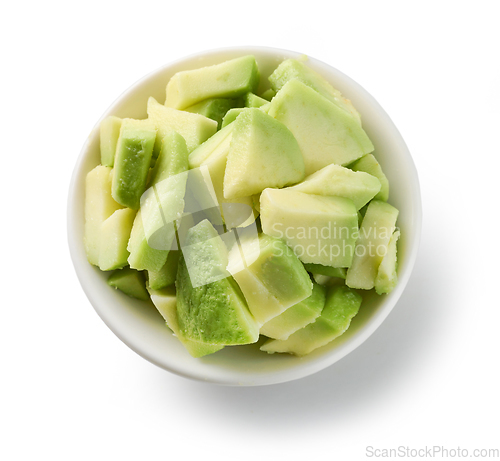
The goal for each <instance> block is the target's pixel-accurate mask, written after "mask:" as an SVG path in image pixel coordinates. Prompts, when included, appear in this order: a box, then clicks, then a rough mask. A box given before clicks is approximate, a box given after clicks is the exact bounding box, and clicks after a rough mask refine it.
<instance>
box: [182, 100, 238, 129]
mask: <svg viewBox="0 0 500 461" xmlns="http://www.w3.org/2000/svg"><path fill="white" fill-rule="evenodd" d="M241 104H242V101H240V99H230V98H211V99H206V100H205V101H201V102H199V103H197V104H194V105H192V106H189V107H186V108H185V109H184V110H185V111H187V112H193V113H195V114H200V115H204V116H205V117H208V118H210V119H212V120H215V121H216V122H217V129H218V130H220V128H221V125H222V119H223V118H224V116H225V115H226V113H227V111H228V110H229V109H232V108H234V107H239V106H240V105H241Z"/></svg>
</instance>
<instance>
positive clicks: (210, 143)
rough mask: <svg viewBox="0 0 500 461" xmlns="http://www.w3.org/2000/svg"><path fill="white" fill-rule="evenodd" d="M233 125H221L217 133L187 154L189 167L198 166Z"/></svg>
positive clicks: (217, 145) (227, 134)
mask: <svg viewBox="0 0 500 461" xmlns="http://www.w3.org/2000/svg"><path fill="white" fill-rule="evenodd" d="M233 128H234V125H233V124H232V123H231V124H227V125H226V126H224V127H222V128H221V129H220V130H219V131H217V133H215V134H214V135H213V136H211V137H210V138H208V139H207V140H206V141H205V142H203V143H202V144H200V145H199V146H198V147H197V148H196V149H195V150H193V151H192V152H191V153H190V154H189V168H197V167H199V166H200V165H201V164H202V163H203V161H204V160H206V159H207V158H208V157H209V156H210V155H211V154H212V153H213V152H214V150H215V149H217V147H219V145H220V144H221V143H222V142H223V141H224V140H225V139H226V138H227V137H228V136H229V135H230V134H231V133H232V132H233Z"/></svg>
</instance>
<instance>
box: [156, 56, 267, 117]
mask: <svg viewBox="0 0 500 461" xmlns="http://www.w3.org/2000/svg"><path fill="white" fill-rule="evenodd" d="M259 78H260V76H259V70H258V68H257V63H256V61H255V58H254V57H253V56H243V57H241V58H236V59H231V60H229V61H226V62H223V63H221V64H216V65H213V66H208V67H203V68H200V69H194V70H186V71H182V72H178V73H177V74H175V75H174V76H173V77H172V78H171V79H170V81H169V82H168V84H167V99H166V101H165V105H166V106H168V107H173V108H175V109H185V108H186V107H189V106H192V105H193V104H196V103H198V102H200V101H203V100H205V99H209V98H236V97H238V96H243V95H244V94H246V93H248V92H249V91H255V89H256V88H257V86H258V84H259Z"/></svg>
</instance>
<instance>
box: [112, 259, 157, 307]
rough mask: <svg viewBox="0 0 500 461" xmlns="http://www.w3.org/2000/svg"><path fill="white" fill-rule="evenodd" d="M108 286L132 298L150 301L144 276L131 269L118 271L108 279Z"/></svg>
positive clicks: (125, 268)
mask: <svg viewBox="0 0 500 461" xmlns="http://www.w3.org/2000/svg"><path fill="white" fill-rule="evenodd" d="M108 285H109V286H111V287H113V288H116V289H118V290H120V291H122V292H123V293H125V294H126V295H127V296H130V297H131V298H136V299H140V300H142V301H147V300H148V299H149V294H148V291H147V290H146V281H145V280H144V275H143V274H142V273H141V272H138V271H136V270H134V269H130V267H124V268H123V269H117V270H116V271H114V272H113V273H112V274H111V275H110V276H109V278H108Z"/></svg>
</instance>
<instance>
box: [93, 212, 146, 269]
mask: <svg viewBox="0 0 500 461" xmlns="http://www.w3.org/2000/svg"><path fill="white" fill-rule="evenodd" d="M136 213H137V212H136V211H135V210H132V209H131V208H122V209H120V210H116V211H115V212H114V213H113V214H112V215H111V216H110V217H109V218H108V219H106V220H105V221H104V222H103V223H102V225H101V246H100V250H99V269H101V270H102V271H110V270H114V269H121V268H123V267H125V266H126V265H127V264H128V262H127V259H128V257H129V254H130V253H129V252H128V250H127V244H128V241H129V238H130V232H131V231H132V225H133V223H134V218H135V215H136Z"/></svg>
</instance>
